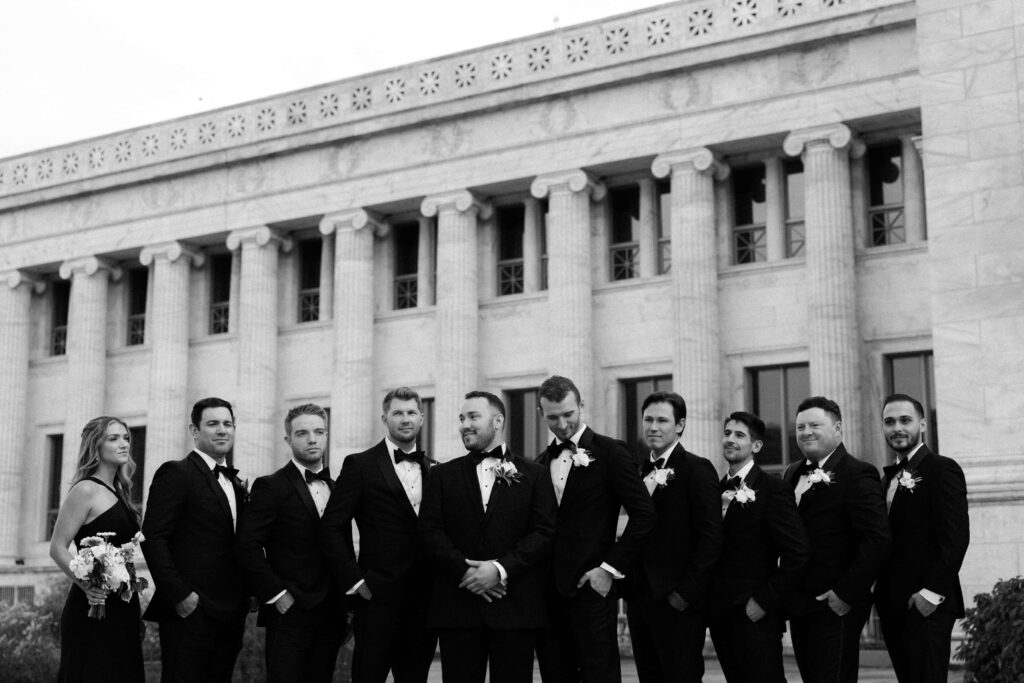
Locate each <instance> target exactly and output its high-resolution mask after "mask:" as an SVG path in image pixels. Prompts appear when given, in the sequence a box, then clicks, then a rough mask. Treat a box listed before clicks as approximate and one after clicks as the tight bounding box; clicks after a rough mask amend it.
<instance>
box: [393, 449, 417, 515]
mask: <svg viewBox="0 0 1024 683" xmlns="http://www.w3.org/2000/svg"><path fill="white" fill-rule="evenodd" d="M384 445H385V446H387V447H388V456H389V457H390V458H391V464H392V465H393V466H394V468H395V474H397V475H398V481H400V482H402V488H403V489H405V495H406V496H407V497H408V498H409V504H410V505H412V510H413V512H415V513H416V515H417V516H419V514H420V503H421V502H423V471H422V470H421V469H420V466H419V465H417V464H416V463H414V462H411V461H409V460H403V461H402V462H395V451H398V450H401V451H402V452H403V453H412V452H413V451H414V450H416V446H415V444H414V445H413V447H412V449H410V450H406V449H404V448H399V447H398V446H396V445H395V444H394V443H393V442H392V441H391V439H389V438H387V437H384Z"/></svg>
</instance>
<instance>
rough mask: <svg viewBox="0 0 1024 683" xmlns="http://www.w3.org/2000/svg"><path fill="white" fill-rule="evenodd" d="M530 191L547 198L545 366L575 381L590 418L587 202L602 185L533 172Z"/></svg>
mask: <svg viewBox="0 0 1024 683" xmlns="http://www.w3.org/2000/svg"><path fill="white" fill-rule="evenodd" d="M530 193H531V194H532V195H533V196H534V197H536V198H537V199H543V198H544V197H548V234H547V237H548V333H547V335H546V336H547V339H548V340H549V342H550V343H549V344H548V349H549V351H548V353H549V356H548V369H549V371H550V372H551V373H554V374H559V375H564V376H566V377H568V378H569V379H571V380H573V381H574V382H575V383H576V386H577V387H579V390H580V393H581V394H582V395H583V400H584V401H587V400H589V401H590V402H591V408H592V409H591V411H590V415H591V416H593V415H594V413H595V410H596V409H599V408H600V406H599V404H598V400H597V396H595V395H594V392H593V388H594V349H593V337H594V330H593V310H592V307H591V306H592V304H591V290H592V282H593V276H592V271H591V267H590V266H591V261H590V259H591V244H590V202H591V201H601V200H602V199H603V198H604V197H605V195H606V194H607V189H606V188H605V186H604V185H603V184H602V183H600V182H598V181H597V180H595V179H594V178H593V177H591V176H590V174H588V173H586V172H585V171H582V170H579V169H576V170H570V171H563V172H561V173H549V174H545V175H542V176H538V177H537V178H535V179H534V181H533V183H532V184H531V185H530ZM607 254H608V251H607V249H606V250H605V251H604V255H605V259H606V260H607Z"/></svg>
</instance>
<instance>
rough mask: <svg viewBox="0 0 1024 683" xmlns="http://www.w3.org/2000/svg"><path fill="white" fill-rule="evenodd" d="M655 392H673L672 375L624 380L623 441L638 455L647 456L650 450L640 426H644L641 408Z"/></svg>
mask: <svg viewBox="0 0 1024 683" xmlns="http://www.w3.org/2000/svg"><path fill="white" fill-rule="evenodd" d="M655 391H672V375H657V376H655V377H640V378H637V379H624V380H622V393H623V397H624V398H625V405H624V410H623V413H622V417H623V425H622V433H623V434H624V435H625V437H624V438H623V441H625V442H626V443H627V444H629V446H630V449H631V450H632V451H633V452H634V453H636V454H637V455H643V454H646V453H647V452H648V451H649V450H650V449H648V448H647V444H646V443H644V437H643V434H641V433H640V432H641V430H640V425H641V424H643V413H642V411H641V410H640V406H642V405H643V402H644V399H645V398H647V397H648V396H649V395H650V394H652V393H654V392H655Z"/></svg>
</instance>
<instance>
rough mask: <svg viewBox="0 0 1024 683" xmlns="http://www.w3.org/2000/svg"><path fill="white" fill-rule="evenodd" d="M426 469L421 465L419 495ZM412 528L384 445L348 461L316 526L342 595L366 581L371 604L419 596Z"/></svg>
mask: <svg viewBox="0 0 1024 683" xmlns="http://www.w3.org/2000/svg"><path fill="white" fill-rule="evenodd" d="M431 464H433V462H432V461H429V460H426V461H424V466H423V472H422V482H423V487H424V489H426V486H427V483H428V481H429V479H430V476H431V474H430V472H431V467H430V465H431ZM421 506H422V503H421ZM353 520H355V522H356V524H357V525H358V527H359V557H358V559H357V558H356V554H355V551H354V548H353V542H352V521H353ZM417 522H418V520H417V517H416V511H415V510H413V507H412V503H410V502H409V497H408V496H407V495H406V493H405V489H404V488H403V487H402V482H401V481H400V480H399V478H398V474H397V473H396V472H395V466H394V460H393V456H392V454H391V453H389V452H388V448H387V445H386V444H385V442H384V441H383V440H381V442H380V443H378V444H377V445H375V446H373V447H372V448H370V449H369V450H366V451H363V452H362V453H353V454H351V455H349V456H347V457H346V458H345V461H344V464H343V465H342V468H341V473H340V474H339V475H338V480H337V483H336V485H335V487H334V492H333V493H331V499H330V501H329V502H328V503H327V509H326V510H325V511H324V516H323V519H322V520H321V521H320V545H321V548H322V550H323V552H324V554H325V555H326V557H327V559H328V563H329V567H330V571H331V572H332V575H333V577H334V580H335V581H336V583H337V585H338V587H339V588H340V589H341V591H342V592H343V593H344V592H347V591H348V590H349V589H351V588H352V586H354V585H355V584H356V583H358V582H359V581H360V580H365V581H366V585H367V586H369V588H370V591H371V592H372V593H373V600H374V601H375V602H380V603H382V604H397V603H400V602H402V601H403V600H404V598H405V596H406V595H407V594H408V592H409V591H411V590H422V585H421V582H422V581H424V576H423V574H424V572H425V571H427V567H426V563H425V562H424V561H423V558H422V555H421V552H420V547H419V544H418V539H419V534H418V531H417ZM426 581H427V582H428V583H429V577H427V578H426Z"/></svg>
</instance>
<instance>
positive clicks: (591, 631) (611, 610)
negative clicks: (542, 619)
mask: <svg viewBox="0 0 1024 683" xmlns="http://www.w3.org/2000/svg"><path fill="white" fill-rule="evenodd" d="M618 614H619V611H618V601H617V600H616V598H615V589H614V588H613V589H612V592H611V593H609V594H608V595H607V596H606V597H603V598H602V597H601V596H600V595H598V594H597V592H595V591H594V589H593V588H591V587H590V584H586V585H584V586H583V588H581V589H580V590H579V592H578V593H576V595H574V596H572V597H571V598H563V597H561V596H554V597H551V596H549V599H548V618H549V620H550V622H551V628H549V629H545V630H542V631H540V632H539V634H538V636H537V662H538V664H539V665H540V676H541V679H542V680H543V682H544V683H581V682H582V683H620V682H621V681H622V672H621V670H620V668H619V636H618V624H619V616H618Z"/></svg>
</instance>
